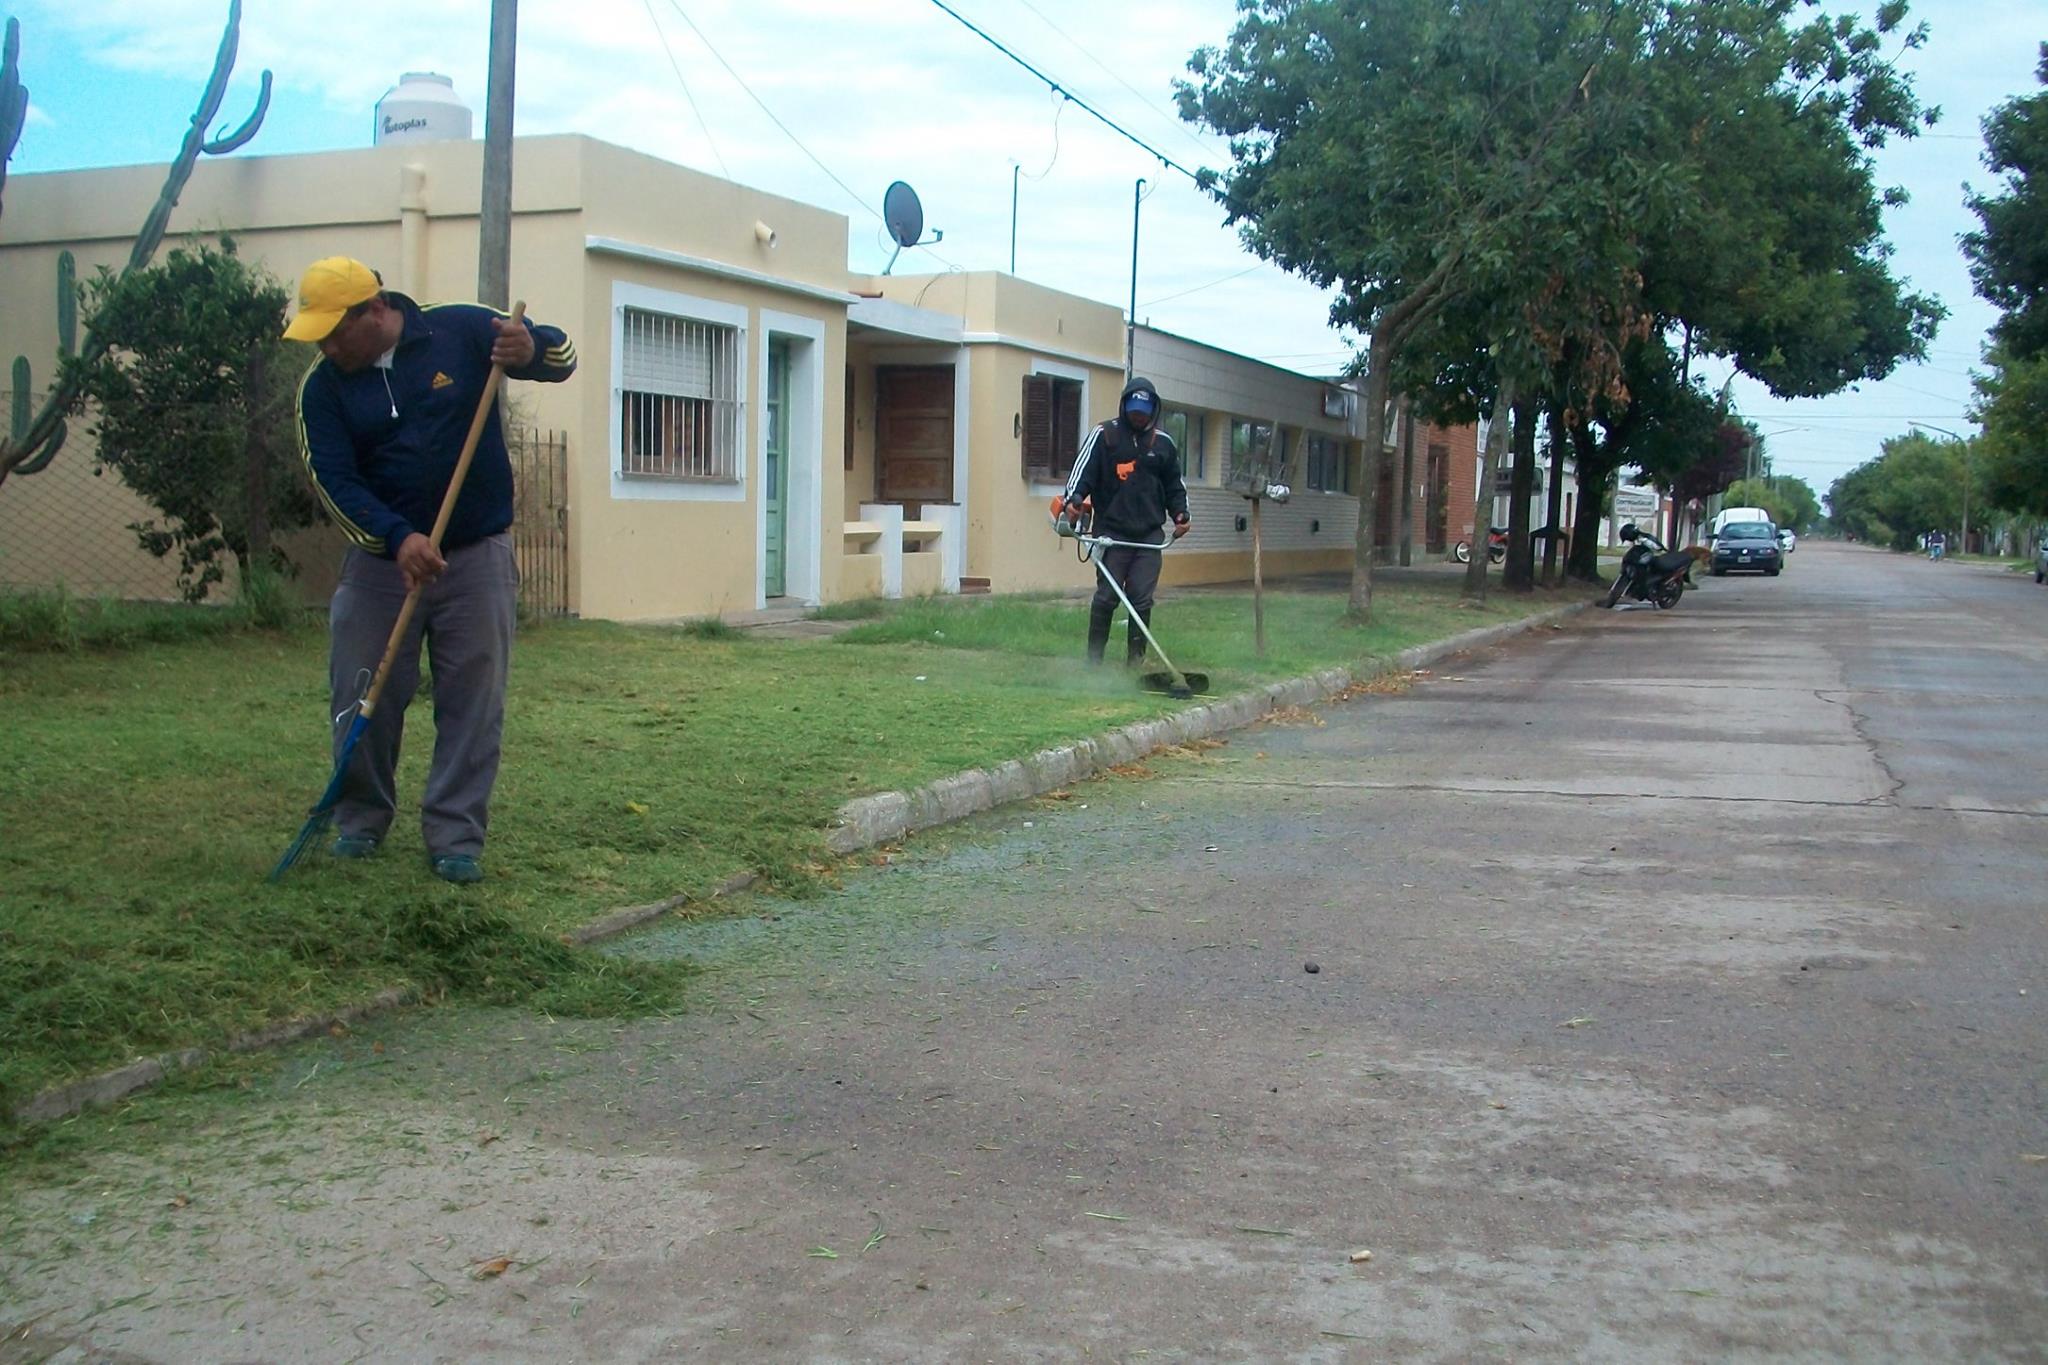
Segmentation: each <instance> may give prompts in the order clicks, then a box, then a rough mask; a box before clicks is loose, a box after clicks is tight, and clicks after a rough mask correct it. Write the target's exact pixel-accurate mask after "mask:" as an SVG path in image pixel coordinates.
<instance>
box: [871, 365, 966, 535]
mask: <svg viewBox="0 0 2048 1365" xmlns="http://www.w3.org/2000/svg"><path fill="white" fill-rule="evenodd" d="M875 485H876V487H875V495H876V497H877V498H878V499H879V500H880V501H882V502H901V503H924V502H951V501H952V500H953V367H952V366H951V365H883V366H879V367H877V369H876V370H875Z"/></svg>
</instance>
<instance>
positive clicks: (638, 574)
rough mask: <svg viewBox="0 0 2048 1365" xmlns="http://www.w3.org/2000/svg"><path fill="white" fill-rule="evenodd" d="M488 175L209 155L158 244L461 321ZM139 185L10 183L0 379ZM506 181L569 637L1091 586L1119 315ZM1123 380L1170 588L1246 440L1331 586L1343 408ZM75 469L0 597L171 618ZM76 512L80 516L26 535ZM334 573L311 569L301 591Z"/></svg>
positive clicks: (109, 178) (1286, 380) (777, 205)
mask: <svg viewBox="0 0 2048 1365" xmlns="http://www.w3.org/2000/svg"><path fill="white" fill-rule="evenodd" d="M481 161H482V144H481V143H479V142H473V141H447V142H434V143H426V144H416V145H406V146H384V147H377V148H372V149H367V150H360V151H342V152H323V153H314V154H308V155H300V156H279V157H247V156H236V157H228V158H223V159H220V160H204V161H202V162H201V163H200V164H199V165H198V166H197V168H196V169H195V171H194V173H193V176H192V179H191V182H190V183H189V185H188V186H187V188H186V191H185V194H184V196H183V199H182V201H181V203H180V205H179V208H178V211H177V214H176V216H175V218H174V220H173V231H174V233H175V232H178V231H183V232H188V233H190V232H201V233H219V232H231V233H233V234H234V235H235V236H236V238H237V239H238V240H239V242H240V243H241V246H242V250H243V252H244V254H245V255H246V256H248V257H250V258H252V259H255V260H259V261H261V262H263V263H264V264H265V265H266V266H267V267H268V268H269V269H270V270H271V271H272V272H273V273H274V274H276V275H277V276H279V277H280V278H282V279H286V280H292V279H295V278H296V276H297V274H298V271H299V270H300V269H301V268H302V267H303V265H304V264H305V263H306V262H308V261H310V260H313V259H315V258H317V257H320V256H324V255H331V254H337V253H346V254H350V255H354V256H357V257H359V258H361V259H363V260H365V261H367V262H369V263H370V264H371V265H373V266H375V267H377V268H378V269H380V270H381V271H382V272H383V274H384V278H385V280H386V281H387V283H389V284H390V285H391V286H393V287H395V288H397V289H400V290H402V291H404V292H406V293H408V294H411V295H413V296H415V297H417V298H421V299H426V300H435V299H451V298H466V297H469V296H470V295H471V292H472V289H473V284H474V280H475V277H476V240H477V210H478V192H477V186H478V183H479V180H480V174H481ZM161 180H162V168H161V167H157V166H140V167H124V168H117V169H111V170H91V171H73V172H61V173H51V174H44V175H24V176H18V177H14V178H12V179H10V181H9V183H8V186H7V200H6V208H7V211H6V216H5V218H4V219H0V355H7V356H11V355H14V354H24V355H27V356H29V357H30V358H31V361H32V363H33V364H34V365H35V366H36V367H37V368H38V370H39V371H40V373H42V374H43V375H47V374H48V372H49V369H50V368H51V366H52V363H53V356H54V350H55V327H54V319H53V299H54V292H53V288H52V285H53V281H54V279H55V274H56V258H57V254H58V253H59V252H60V251H62V250H67V249H68V250H70V251H72V252H73V253H74V255H75V256H76V258H77V262H78V270H79V274H80V275H81V276H85V275H89V274H90V273H91V272H92V271H93V270H94V269H95V268H96V267H97V266H99V265H102V264H106V265H118V263H119V262H120V261H122V260H123V259H125V256H126V253H127V250H128V246H129V242H130V240H131V237H132V233H133V232H134V230H135V228H136V226H137V225H139V224H140V223H141V222H142V220H143V218H144V216H145V215H146V213H147V212H148V209H149V206H150V204H151V203H152V202H153V200H154V199H155V196H156V193H157V190H158V187H159V185H160V184H161ZM513 183H514V187H515V191H514V220H513V227H512V247H513V260H512V280H513V289H514V292H515V293H516V294H517V295H519V296H520V297H522V298H524V299H525V300H526V302H527V306H528V310H529V312H531V313H532V314H533V316H535V317H536V318H540V319H544V320H546V321H549V322H553V323H556V324H558V325H560V326H562V327H564V328H566V329H567V330H568V331H569V333H570V335H571V337H572V338H574V340H575V342H576V344H577V348H578V351H579V353H580V355H581V368H580V370H579V371H578V374H577V376H576V377H575V378H574V379H572V380H571V381H569V382H568V383H566V384H561V385H516V386H514V391H513V401H514V403H515V404H516V405H517V407H518V408H519V410H520V412H521V415H522V416H524V417H527V418H529V419H530V420H532V421H533V422H534V423H536V424H538V425H539V426H542V427H546V428H551V429H559V430H561V431H562V432H564V433H566V442H567V452H568V453H567V467H566V476H565V478H564V479H563V481H562V487H561V489H560V490H559V492H560V493H561V494H562V495H563V496H559V497H556V498H554V499H552V500H543V505H542V506H541V508H540V513H541V514H542V515H546V516H549V517H551V518H557V519H559V520H560V521H561V522H562V523H563V524H565V525H566V527H567V544H568V549H567V556H568V558H567V602H566V606H567V609H568V610H570V611H571V612H573V613H576V614H579V615H583V616H591V617H603V618H610V619H616V620H649V619H670V618H677V617H686V616H701V615H708V614H726V615H734V614H743V613H746V612H750V611H755V610H759V609H761V608H764V607H770V606H778V605H788V606H801V605H806V604H817V603H822V602H828V601H835V600H841V599H846V598H857V597H864V596H873V595H885V596H897V595H904V594H919V593H946V592H958V591H963V590H964V591H977V590H992V591H997V592H1007V591H1019V590H1025V589H1043V588H1058V587H1081V586H1085V585H1086V584H1087V582H1088V581H1089V578H1088V571H1087V570H1086V569H1085V568H1084V567H1083V566H1081V565H1079V564H1077V563H1076V561H1075V559H1074V557H1073V554H1072V552H1071V546H1070V545H1068V544H1066V543H1064V542H1061V541H1059V540H1058V539H1057V538H1056V537H1054V536H1053V535H1052V534H1051V532H1050V530H1049V528H1048V525H1047V518H1046V508H1047V505H1048V503H1049V500H1050V498H1051V497H1052V495H1053V494H1054V493H1055V492H1057V491H1059V489H1060V487H1061V486H1062V485H1063V484H1064V481H1065V467H1066V465H1067V464H1070V463H1071V460H1072V458H1073V453H1074V451H1075V450H1076V449H1077V448H1078V446H1079V443H1080V440H1081V439H1082V437H1083V436H1084V435H1085V432H1086V430H1087V428H1088V426H1089V425H1090V424H1092V423H1094V422H1098V421H1101V420H1103V419H1105V418H1107V417H1109V416H1110V415H1112V413H1113V411H1114V408H1115V403H1116V398H1117V395H1118V393H1119V391H1120V389H1121V387H1122V383H1123V378H1124V375H1123V366H1122V358H1123V352H1124V328H1123V317H1122V314H1121V312H1120V311H1119V310H1118V309H1116V308H1114V307H1112V306H1109V305H1105V304H1101V303H1096V302H1093V301H1090V300H1087V299H1083V298H1078V297H1076V296H1074V295H1070V294H1064V293H1060V292H1058V291H1056V290H1053V289H1049V288H1046V287H1044V286H1041V285H1037V284H1032V283H1030V282H1028V281H1024V280H1020V279H1017V278H1014V277H1012V276H1008V275H1004V274H1000V273H996V272H965V273H953V274H946V275H938V276H917V277H906V276H895V277H889V278H879V277H869V276H856V275H852V274H850V273H849V272H848V270H847V268H846V259H847V241H848V231H849V224H848V222H847V219H846V218H845V217H844V216H842V215H840V214H836V213H832V212H828V211H826V210H824V209H820V208H817V207H815V206H812V205H809V204H803V203H799V202H797V201H795V200H791V199H785V198H781V197H778V196H775V195H770V194H765V193H762V192H760V191H757V190H752V189H748V188H746V187H744V186H741V185H737V184H734V183H732V182H730V181H725V180H720V179H718V178H716V177H712V176H707V175H703V174H701V173H699V172H696V171H692V170H689V169H686V168H684V167H680V166H676V165H673V164H671V163H668V162H664V161H661V160H659V159H656V158H653V157H649V156H645V155H642V154H640V153H636V152H631V151H627V150H625V149H622V148H619V147H616V146H613V145H610V144H607V143H604V142H599V141H596V140H593V139H590V138H587V137H581V136H560V137H545V138H525V139H520V140H519V142H518V143H517V146H516V150H515V168H514V176H513ZM174 244H175V242H169V243H167V244H166V248H165V249H166V250H168V249H169V247H170V246H171V245H174ZM1136 352H1137V368H1138V370H1139V372H1141V373H1144V374H1147V375H1149V376H1150V377H1151V378H1152V379H1153V380H1154V381H1155V382H1156V383H1157V384H1158V386H1159V388H1160V392H1161V395H1162V397H1163V399H1164V400H1165V402H1166V403H1167V405H1168V414H1167V418H1168V422H1169V425H1170V426H1171V428H1172V429H1173V430H1174V431H1175V434H1176V435H1177V436H1180V437H1183V438H1184V442H1183V443H1184V445H1185V446H1186V447H1187V450H1188V459H1187V464H1188V469H1189V483H1190V485H1191V505H1192V508H1193V512H1194V517H1195V522H1196V530H1195V532H1194V534H1193V535H1192V536H1190V537H1189V539H1188V540H1187V542H1185V543H1184V544H1183V546H1181V547H1180V548H1179V549H1177V550H1176V552H1175V553H1174V554H1173V555H1172V556H1169V560H1168V569H1167V578H1168V580H1169V581H1178V582H1196V581H1224V580H1232V579H1240V578H1243V577H1245V576H1247V575H1248V573H1249V563H1250V559H1249V537H1248V535H1247V534H1246V532H1245V530H1244V529H1243V528H1241V527H1240V526H1239V525H1238V519H1239V518H1240V517H1241V516H1242V514H1243V512H1244V509H1245V504H1244V502H1243V500H1242V499H1241V498H1238V497H1237V496H1235V495H1234V494H1231V493H1229V492H1227V491H1226V490H1225V489H1224V487H1223V482H1224V480H1225V478H1226V477H1227V474H1228V472H1229V468H1230V465H1231V463H1232V461H1233V459H1234V458H1236V457H1237V454H1236V453H1241V452H1242V451H1243V450H1245V449H1248V448H1250V447H1251V446H1252V445H1254V444H1256V443H1258V442H1261V441H1265V440H1267V439H1276V440H1279V441H1281V442H1283V443H1284V445H1285V449H1286V451H1287V452H1288V460H1289V463H1290V466H1291V482H1292V484H1293V486H1294V488H1295V490H1296V493H1295V496H1294V498H1293V500H1292V501H1290V502H1289V503H1287V504H1285V505H1284V506H1269V508H1268V509H1267V512H1268V515H1267V516H1266V517H1265V518H1264V530H1265V547H1266V554H1267V571H1268V572H1269V573H1275V574H1278V573H1284V572H1290V571H1296V570H1301V569H1307V568H1327V567H1338V566H1341V565H1344V564H1348V563H1349V562H1350V547H1351V540H1352V533H1353V530H1354V528H1355V525H1356V519H1357V499H1356V491H1357V480H1358V471H1359V468H1360V465H1359V448H1358V441H1357V439H1356V436H1355V425H1356V416H1355V408H1356V398H1355V395H1354V394H1352V393H1351V392H1350V391H1349V390H1347V389H1344V388H1341V387H1338V386H1335V385H1332V384H1328V383H1325V382H1323V381H1321V380H1317V379H1313V378H1310V377H1307V376H1302V375H1298V374H1294V373H1293V372H1291V371H1286V370H1282V369H1278V368H1276V367H1273V366H1270V365H1264V364H1261V363H1260V362H1257V361H1253V360H1250V359H1248V358H1245V357H1242V356H1236V355H1232V354H1231V353H1229V352H1226V351H1223V350H1221V349H1219V348H1216V347H1211V346H1206V345H1203V344H1201V343H1198V342H1194V341H1189V340H1186V339H1184V338H1179V337H1174V336H1170V335H1168V334H1166V333H1163V332H1156V331H1152V330H1151V329H1147V328H1140V329H1138V332H1137V336H1136ZM1269 433H1270V437H1269ZM1234 452H1236V453H1234ZM91 465H92V461H91V458H90V451H89V449H87V448H86V443H85V442H84V441H83V439H82V438H81V437H80V436H79V434H78V433H76V432H74V436H73V441H72V444H71V445H70V446H69V447H68V448H67V449H66V450H65V452H64V453H63V454H62V455H60V456H59V457H58V460H57V462H56V464H55V465H54V466H53V467H52V468H51V469H50V470H49V471H46V472H45V473H42V474H38V475H34V476H30V477H27V478H15V479H11V480H9V481H8V482H7V483H6V484H5V485H0V588H6V587H20V586H29V585H42V584H47V583H50V582H53V581H60V580H61V581H65V582H69V583H70V584H71V585H72V586H73V587H74V588H77V589H78V590H81V591H86V592H115V593H120V594H123V595H132V596H161V595H167V594H168V591H169V584H170V579H171V574H170V572H169V571H168V570H167V569H165V568H164V567H163V566H162V565H160V564H158V563H156V562H155V561H151V560H149V559H148V558H147V557H146V556H144V555H142V554H141V552H140V551H139V550H137V549H136V548H135V546H134V541H133V537H132V535H130V534H129V533H128V532H127V531H126V530H125V523H126V522H127V521H129V520H134V519H137V518H138V517H139V516H141V515H144V514H145V513H146V509H144V508H142V507H141V506H140V504H139V503H137V502H136V500H135V499H134V498H133V497H132V495H130V494H128V493H127V492H126V491H125V490H124V489H121V488H120V487H119V486H118V484H117V482H116V481H115V480H114V479H113V478H112V477H111V476H109V477H107V478H102V479H94V478H93V477H92V470H91ZM88 503H91V504H93V506H94V510H95V513H96V514H95V515H94V516H93V517H92V518H90V519H87V518H85V517H83V516H78V517H69V518H64V519H60V518H58V517H57V516H56V515H55V514H53V512H52V511H51V508H52V506H54V507H57V508H60V509H64V508H70V509H77V508H83V507H85V506H86V505H87V504H88ZM331 544H332V549H331V552H330V548H329V546H328V545H326V544H316V545H315V546H313V547H312V548H311V549H310V550H308V549H305V548H304V547H302V552H301V554H300V558H301V560H302V562H304V563H306V564H307V566H308V570H309V572H308V580H309V589H310V590H313V591H318V590H320V588H321V586H322V585H323V584H324V582H325V581H326V575H325V573H324V572H322V569H323V568H324V567H325V565H327V564H328V563H329V562H331V561H332V560H333V559H335V558H338V554H339V545H340V541H339V538H338V537H333V538H332V539H331Z"/></svg>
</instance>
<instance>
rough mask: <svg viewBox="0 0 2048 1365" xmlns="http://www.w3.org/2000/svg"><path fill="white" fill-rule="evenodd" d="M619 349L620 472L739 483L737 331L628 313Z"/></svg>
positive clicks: (643, 311) (690, 320)
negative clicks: (621, 348) (620, 351)
mask: <svg viewBox="0 0 2048 1365" xmlns="http://www.w3.org/2000/svg"><path fill="white" fill-rule="evenodd" d="M622 345H623V350H622V353H621V360H620V383H619V402H620V405H621V412H620V423H619V430H620V433H621V435H620V441H621V449H620V451H619V472H620V474H622V475H624V476H625V477H626V478H629V479H668V480H674V481H678V482H690V483H735V482H737V481H738V480H739V470H740V461H739V444H740V442H739V430H740V397H739V394H740V329H739V328H737V327H728V326H724V325H722V324H719V323H715V322H700V321H698V320H696V319H694V318H685V317H676V316H674V315H672V314H668V313H657V312H654V311H652V310H649V309H643V308H628V309H626V310H625V325H624V332H623V343H622Z"/></svg>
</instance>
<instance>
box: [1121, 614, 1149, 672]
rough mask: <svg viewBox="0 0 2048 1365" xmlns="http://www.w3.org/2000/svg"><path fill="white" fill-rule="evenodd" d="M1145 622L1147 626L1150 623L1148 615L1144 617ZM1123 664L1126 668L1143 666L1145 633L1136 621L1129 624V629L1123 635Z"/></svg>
mask: <svg viewBox="0 0 2048 1365" xmlns="http://www.w3.org/2000/svg"><path fill="white" fill-rule="evenodd" d="M1145 624H1146V625H1148V626H1149V625H1151V624H1152V621H1151V618H1150V617H1149V616H1147V617H1146V619H1145ZM1124 666H1125V667H1126V668H1143V667H1144V666H1145V633H1144V632H1143V631H1141V630H1139V629H1138V627H1137V623H1136V622H1133V623H1132V624H1131V627H1130V629H1129V630H1128V631H1126V632H1125V635H1124Z"/></svg>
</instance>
